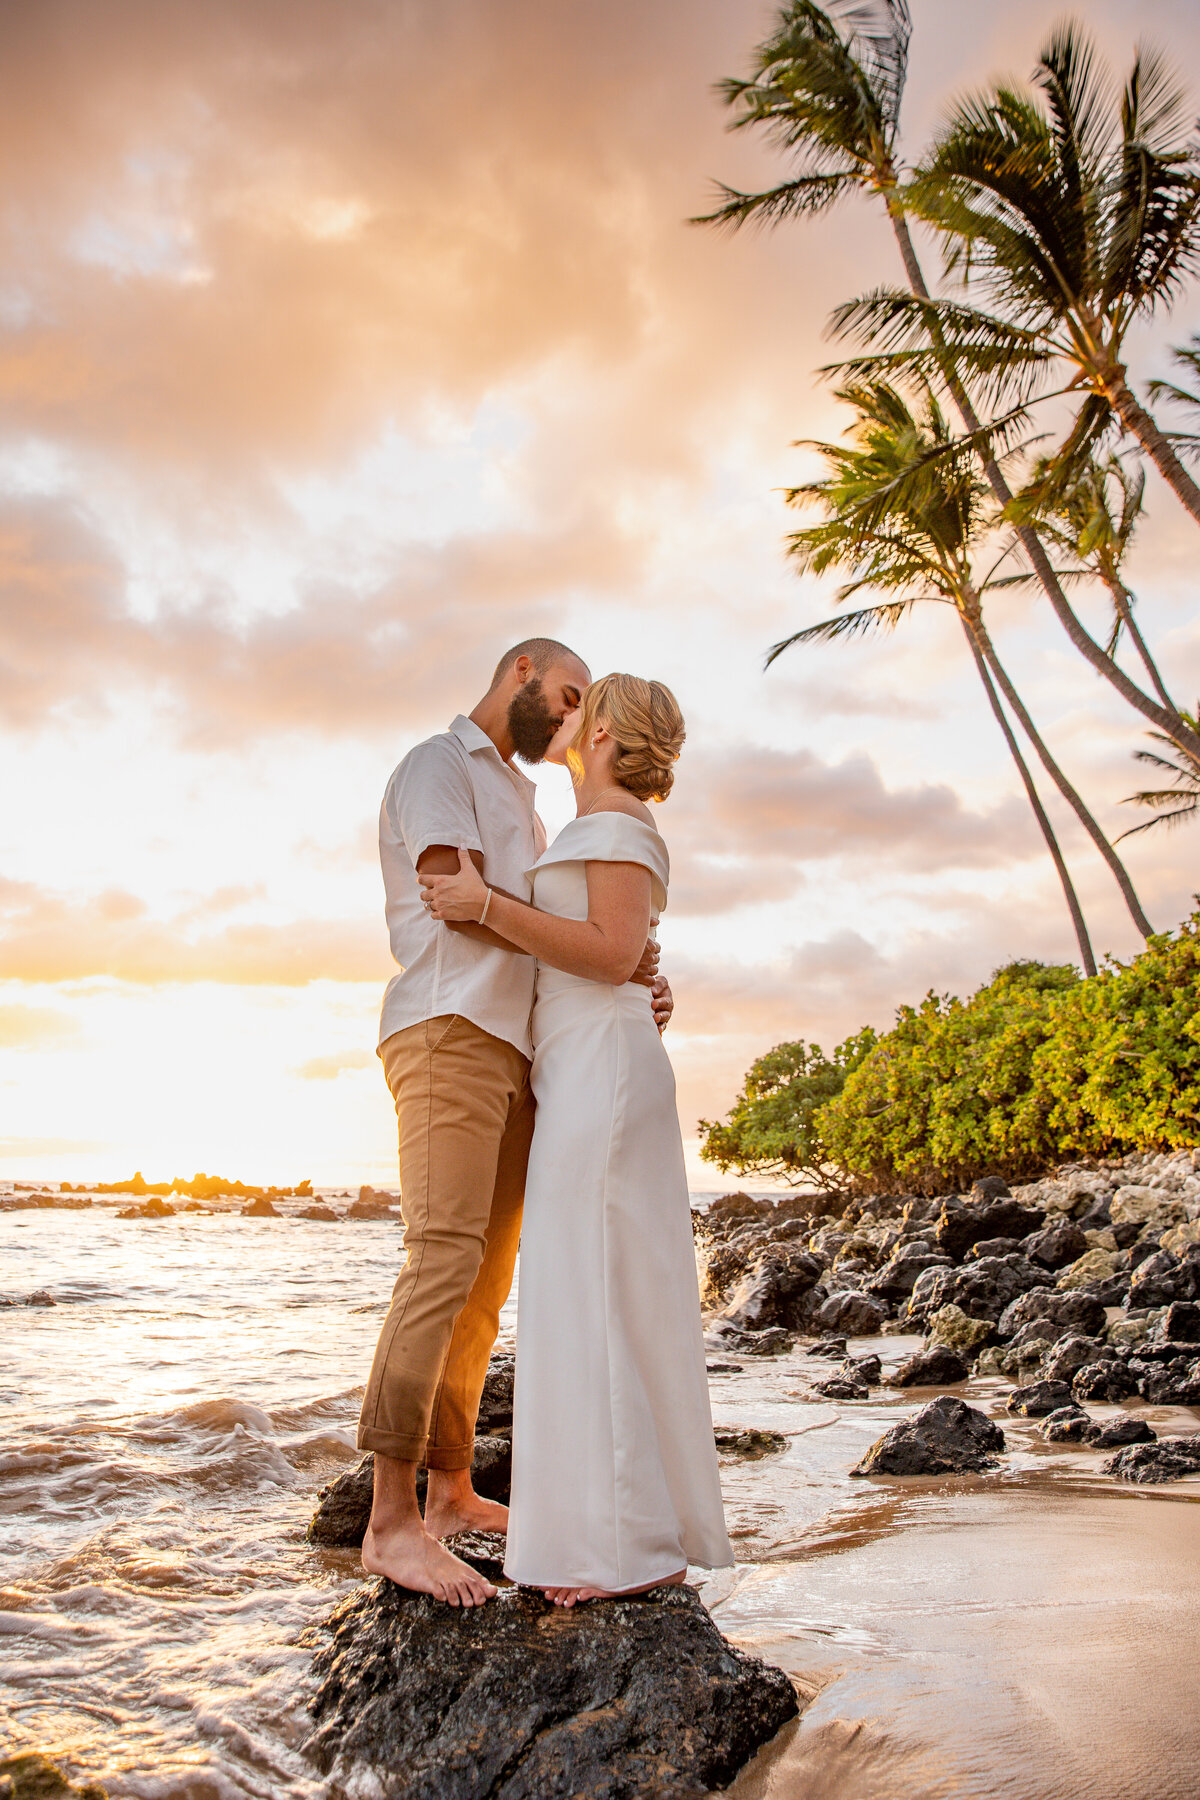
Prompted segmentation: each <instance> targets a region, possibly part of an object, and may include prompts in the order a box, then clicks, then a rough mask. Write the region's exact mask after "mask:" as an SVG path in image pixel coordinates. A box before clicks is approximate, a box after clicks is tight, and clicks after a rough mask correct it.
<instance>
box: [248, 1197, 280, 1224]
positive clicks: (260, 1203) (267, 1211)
mask: <svg viewBox="0 0 1200 1800" xmlns="http://www.w3.org/2000/svg"><path fill="white" fill-rule="evenodd" d="M242 1217H243V1219H277V1218H278V1217H279V1214H278V1213H277V1212H276V1210H275V1208H274V1207H273V1206H272V1205H271V1202H270V1201H269V1200H267V1199H266V1198H265V1197H264V1196H263V1195H262V1194H260V1195H259V1196H258V1198H257V1199H256V1200H251V1201H249V1202H248V1203H247V1204H246V1205H245V1206H243V1208H242Z"/></svg>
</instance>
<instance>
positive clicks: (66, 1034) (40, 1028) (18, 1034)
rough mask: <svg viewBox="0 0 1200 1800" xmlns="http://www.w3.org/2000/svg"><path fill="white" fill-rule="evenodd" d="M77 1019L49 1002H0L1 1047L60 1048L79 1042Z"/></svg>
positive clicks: (20, 1048) (79, 1034) (9, 1048)
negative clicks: (24, 1003) (26, 1003)
mask: <svg viewBox="0 0 1200 1800" xmlns="http://www.w3.org/2000/svg"><path fill="white" fill-rule="evenodd" d="M81 1036H82V1033H81V1031H80V1028H79V1022H78V1020H76V1019H72V1018H71V1017H70V1016H69V1015H68V1014H67V1013H62V1012H58V1011H56V1010H55V1008H53V1007H50V1006H23V1005H21V1004H20V1002H17V1003H15V1004H13V1005H3V1006H0V1049H2V1050H61V1049H64V1048H65V1047H66V1046H68V1045H70V1044H72V1043H76V1042H78V1040H79V1038H80V1037H81Z"/></svg>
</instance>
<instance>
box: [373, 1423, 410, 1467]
mask: <svg viewBox="0 0 1200 1800" xmlns="http://www.w3.org/2000/svg"><path fill="white" fill-rule="evenodd" d="M425 1444H426V1439H425V1438H424V1437H423V1436H422V1437H407V1436H405V1434H404V1433H403V1432H401V1431H383V1430H381V1429H380V1428H379V1427H378V1426H376V1425H360V1426H359V1428H358V1447H359V1449H360V1450H371V1451H378V1453H379V1455H380V1456H390V1457H391V1458H392V1459H393V1461H395V1462H411V1463H424V1461H425Z"/></svg>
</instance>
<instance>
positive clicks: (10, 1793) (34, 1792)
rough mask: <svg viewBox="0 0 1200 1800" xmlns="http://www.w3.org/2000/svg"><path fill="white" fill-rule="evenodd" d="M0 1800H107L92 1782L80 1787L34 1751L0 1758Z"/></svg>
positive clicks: (55, 1765) (103, 1793) (55, 1764)
mask: <svg viewBox="0 0 1200 1800" xmlns="http://www.w3.org/2000/svg"><path fill="white" fill-rule="evenodd" d="M0 1800H108V1794H107V1790H106V1789H104V1788H102V1787H100V1786H99V1785H98V1784H97V1783H96V1782H94V1781H88V1782H85V1783H84V1784H83V1786H82V1787H80V1786H79V1785H78V1784H77V1783H76V1782H74V1781H69V1780H68V1779H67V1777H66V1776H65V1775H64V1774H63V1772H62V1770H61V1769H60V1768H59V1767H58V1765H57V1763H52V1762H51V1761H50V1759H49V1758H48V1757H45V1756H41V1755H39V1754H38V1752H37V1751H28V1750H27V1751H25V1752H24V1753H23V1754H22V1755H20V1756H6V1757H3V1758H0Z"/></svg>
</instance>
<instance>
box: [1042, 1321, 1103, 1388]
mask: <svg viewBox="0 0 1200 1800" xmlns="http://www.w3.org/2000/svg"><path fill="white" fill-rule="evenodd" d="M1115 1361H1116V1351H1115V1350H1113V1349H1112V1347H1111V1346H1110V1345H1108V1344H1104V1343H1101V1341H1100V1340H1099V1338H1086V1337H1080V1336H1079V1334H1078V1333H1077V1332H1072V1333H1071V1334H1070V1336H1069V1337H1065V1338H1060V1339H1059V1340H1058V1342H1057V1344H1055V1346H1054V1348H1053V1349H1052V1350H1051V1352H1050V1354H1049V1355H1048V1356H1047V1357H1046V1358H1045V1361H1044V1362H1043V1364H1042V1374H1043V1375H1044V1376H1045V1377H1046V1380H1047V1381H1073V1380H1074V1379H1075V1376H1076V1375H1077V1374H1078V1373H1079V1371H1080V1369H1083V1368H1086V1367H1087V1365H1088V1364H1089V1363H1099V1362H1115Z"/></svg>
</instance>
